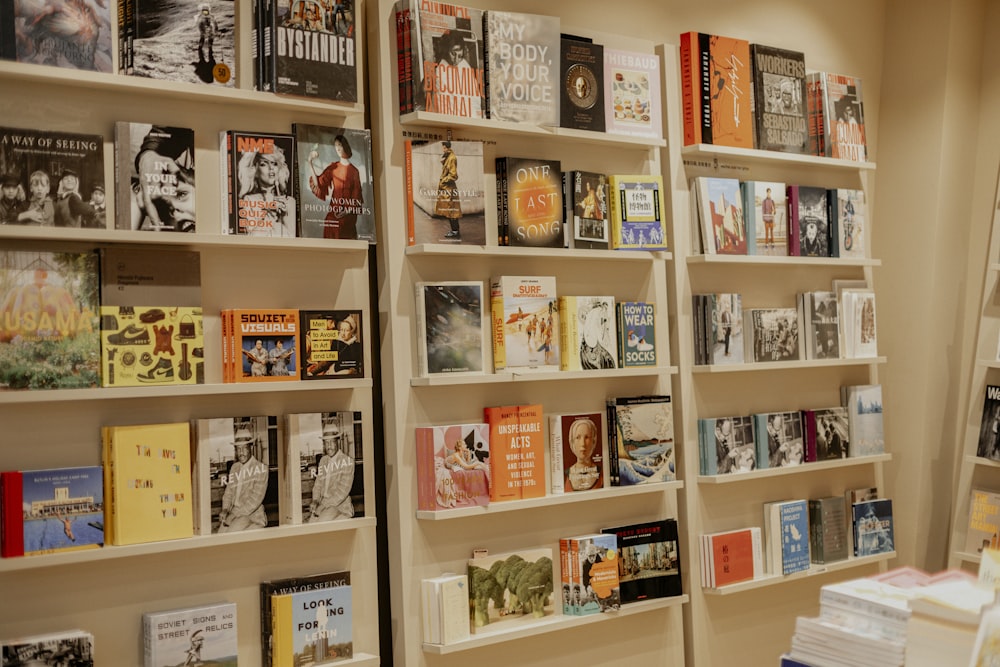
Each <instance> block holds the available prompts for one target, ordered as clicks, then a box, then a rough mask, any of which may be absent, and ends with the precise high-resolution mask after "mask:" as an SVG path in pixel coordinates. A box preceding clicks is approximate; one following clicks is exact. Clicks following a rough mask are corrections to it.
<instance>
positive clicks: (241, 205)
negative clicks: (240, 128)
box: [222, 131, 296, 236]
mask: <svg viewBox="0 0 1000 667" xmlns="http://www.w3.org/2000/svg"><path fill="white" fill-rule="evenodd" d="M222 140H223V147H224V148H225V159H224V160H222V163H223V167H224V168H225V169H226V174H225V178H224V179H223V182H224V183H226V186H227V188H228V190H227V192H228V198H227V200H226V201H227V205H226V208H225V211H226V216H225V218H224V221H223V227H224V232H225V233H227V234H240V235H246V236H295V222H296V215H295V211H296V205H295V180H294V179H293V178H292V171H293V169H294V166H295V158H294V156H295V137H294V136H292V135H291V134H268V133H261V132H237V131H229V132H223V135H222ZM227 223H228V224H227Z"/></svg>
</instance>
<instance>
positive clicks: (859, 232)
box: [830, 188, 868, 259]
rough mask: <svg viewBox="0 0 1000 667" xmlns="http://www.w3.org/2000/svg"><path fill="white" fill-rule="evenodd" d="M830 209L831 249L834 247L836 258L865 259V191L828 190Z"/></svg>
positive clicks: (866, 250)
mask: <svg viewBox="0 0 1000 667" xmlns="http://www.w3.org/2000/svg"><path fill="white" fill-rule="evenodd" d="M830 207H831V209H832V210H831V215H830V220H831V223H832V229H833V230H834V231H835V233H834V235H833V237H834V238H833V239H832V240H831V249H832V248H833V247H834V246H836V248H837V255H836V256H837V257H843V258H850V259H863V258H865V257H867V256H868V248H867V243H868V241H867V239H868V234H867V227H868V204H867V203H866V201H865V191H864V190H850V189H847V188H836V189H833V190H830ZM834 207H836V208H835V209H834Z"/></svg>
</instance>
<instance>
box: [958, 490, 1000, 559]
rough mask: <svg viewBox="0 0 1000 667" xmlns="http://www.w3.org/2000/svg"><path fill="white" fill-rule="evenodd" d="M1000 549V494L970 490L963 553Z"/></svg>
mask: <svg viewBox="0 0 1000 667" xmlns="http://www.w3.org/2000/svg"><path fill="white" fill-rule="evenodd" d="M998 547H1000V493H995V492H993V491H989V490H987V489H972V492H971V493H970V494H969V523H968V528H967V530H966V533H965V551H966V552H968V553H970V554H978V553H983V552H984V551H985V550H987V549H997V548H998Z"/></svg>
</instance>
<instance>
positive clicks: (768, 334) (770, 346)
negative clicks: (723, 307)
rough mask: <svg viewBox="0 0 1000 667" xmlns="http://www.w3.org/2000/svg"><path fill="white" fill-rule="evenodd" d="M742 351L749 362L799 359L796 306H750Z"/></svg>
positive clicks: (799, 343) (799, 346)
mask: <svg viewBox="0 0 1000 667" xmlns="http://www.w3.org/2000/svg"><path fill="white" fill-rule="evenodd" d="M743 322H744V325H745V327H746V330H745V335H744V337H743V345H744V351H743V354H744V356H745V357H746V359H747V361H748V362H752V363H761V362H773V361H798V360H799V359H801V358H802V354H801V351H802V348H801V341H800V338H799V316H798V311H797V309H795V308H749V309H747V310H745V311H743Z"/></svg>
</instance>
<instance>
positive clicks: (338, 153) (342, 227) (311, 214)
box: [292, 123, 375, 243]
mask: <svg viewBox="0 0 1000 667" xmlns="http://www.w3.org/2000/svg"><path fill="white" fill-rule="evenodd" d="M292 134H293V135H295V146H296V147H297V156H298V158H297V159H298V162H297V164H296V165H295V168H296V170H297V172H296V174H297V175H296V179H297V181H298V183H297V184H296V186H297V188H298V190H297V191H298V197H299V200H298V210H299V219H298V235H299V236H301V237H303V238H321V239H360V240H362V241H368V242H369V243H374V242H375V186H374V183H373V176H372V138H371V132H370V131H369V130H365V129H361V130H352V129H349V128H337V127H324V126H321V125H307V124H305V123H293V124H292Z"/></svg>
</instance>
